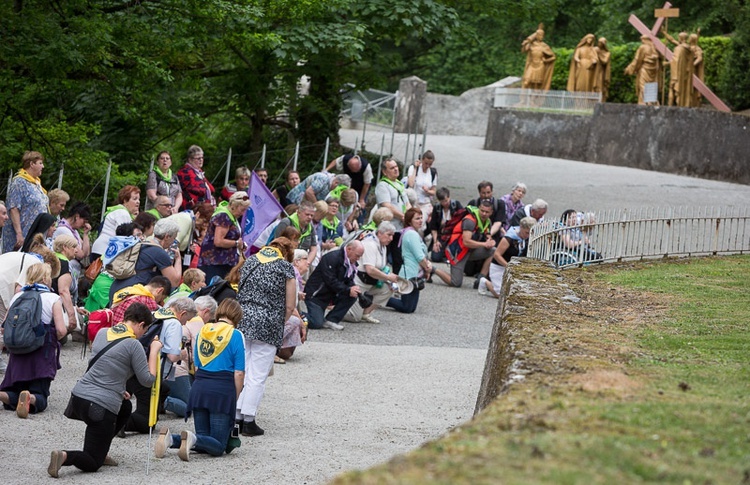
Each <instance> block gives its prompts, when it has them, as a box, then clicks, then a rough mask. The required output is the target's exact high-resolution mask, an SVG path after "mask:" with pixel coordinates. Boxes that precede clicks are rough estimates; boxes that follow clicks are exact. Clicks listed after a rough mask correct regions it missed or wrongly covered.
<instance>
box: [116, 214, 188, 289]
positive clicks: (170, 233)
mask: <svg viewBox="0 0 750 485" xmlns="http://www.w3.org/2000/svg"><path fill="white" fill-rule="evenodd" d="M179 230H180V227H179V226H178V225H177V223H176V222H175V221H173V220H172V219H171V218H166V219H159V220H158V221H156V225H155V226H154V235H153V236H151V237H150V238H148V239H146V241H144V242H143V245H142V246H141V249H140V251H139V252H138V260H137V261H136V263H135V274H134V275H133V276H131V277H130V278H125V279H123V280H115V281H114V283H112V287H111V288H110V289H109V298H110V300H111V299H112V296H113V295H114V294H115V293H116V292H118V291H120V290H121V289H123V288H127V287H128V286H133V285H138V284H141V285H145V284H146V283H148V282H149V281H151V278H153V277H154V276H158V275H162V276H164V277H166V278H167V279H168V280H169V282H170V283H171V284H172V287H173V288H176V287H178V286H180V280H181V279H182V257H181V256H180V250H179V249H178V248H177V243H176V240H177V233H178V232H179Z"/></svg>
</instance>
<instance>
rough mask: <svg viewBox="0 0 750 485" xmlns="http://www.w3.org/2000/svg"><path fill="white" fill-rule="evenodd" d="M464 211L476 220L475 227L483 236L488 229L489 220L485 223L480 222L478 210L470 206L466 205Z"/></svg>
mask: <svg viewBox="0 0 750 485" xmlns="http://www.w3.org/2000/svg"><path fill="white" fill-rule="evenodd" d="M466 210H468V211H469V212H471V213H472V215H473V216H474V218H475V219H476V220H477V227H478V228H479V230H480V231H481V232H482V234H484V233H485V232H487V231H488V230H489V228H490V220H489V219H487V220H486V221H484V222H482V219H481V218H480V217H479V208H477V207H474V206H472V205H467V206H466Z"/></svg>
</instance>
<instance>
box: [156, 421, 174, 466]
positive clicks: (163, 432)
mask: <svg viewBox="0 0 750 485" xmlns="http://www.w3.org/2000/svg"><path fill="white" fill-rule="evenodd" d="M171 447H172V433H170V432H169V428H167V427H166V426H162V427H161V429H160V430H159V437H158V438H156V443H155V444H154V455H155V456H156V457H157V458H164V457H165V456H166V454H167V449H168V448H171Z"/></svg>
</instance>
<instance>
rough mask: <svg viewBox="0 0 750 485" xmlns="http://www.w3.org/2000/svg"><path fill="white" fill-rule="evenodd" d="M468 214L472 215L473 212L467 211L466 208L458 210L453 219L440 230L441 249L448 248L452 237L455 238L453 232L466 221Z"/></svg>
mask: <svg viewBox="0 0 750 485" xmlns="http://www.w3.org/2000/svg"><path fill="white" fill-rule="evenodd" d="M468 214H471V212H469V211H468V210H466V207H464V208H463V209H458V210H457V211H456V212H454V213H453V215H452V216H451V218H450V219H449V220H448V221H447V222H446V223H445V225H444V226H443V228H442V229H441V230H440V236H439V239H440V247H442V248H445V247H446V246H448V242H449V241H450V239H451V236H453V231H455V229H456V226H457V225H460V224H461V222H462V221H463V220H464V217H466V216H467V215H468Z"/></svg>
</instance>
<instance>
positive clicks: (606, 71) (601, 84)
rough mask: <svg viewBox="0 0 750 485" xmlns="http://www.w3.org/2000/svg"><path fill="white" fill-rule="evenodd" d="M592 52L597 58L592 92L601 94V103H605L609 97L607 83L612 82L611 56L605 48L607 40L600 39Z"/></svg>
mask: <svg viewBox="0 0 750 485" xmlns="http://www.w3.org/2000/svg"><path fill="white" fill-rule="evenodd" d="M594 50H595V51H596V56H597V57H598V58H599V62H597V63H596V75H595V82H594V92H597V93H602V103H605V102H606V101H607V97H608V96H609V82H610V81H611V80H612V70H611V68H612V65H611V64H610V61H611V60H612V54H611V53H610V52H609V49H608V48H607V39H605V38H604V37H600V38H599V43H598V44H597V45H596V47H595V48H594Z"/></svg>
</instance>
